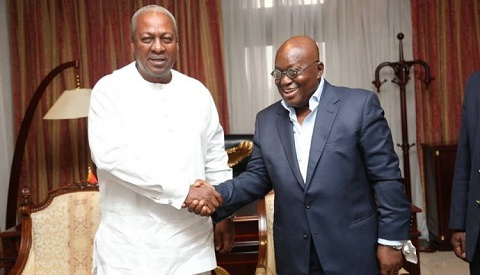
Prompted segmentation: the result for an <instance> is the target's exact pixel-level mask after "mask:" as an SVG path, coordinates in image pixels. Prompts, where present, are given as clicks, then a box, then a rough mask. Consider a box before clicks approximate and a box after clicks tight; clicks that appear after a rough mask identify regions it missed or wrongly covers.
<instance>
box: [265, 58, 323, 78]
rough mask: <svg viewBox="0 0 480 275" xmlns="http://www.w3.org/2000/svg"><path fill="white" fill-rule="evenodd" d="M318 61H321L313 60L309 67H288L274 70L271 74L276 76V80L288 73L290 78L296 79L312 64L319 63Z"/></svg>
mask: <svg viewBox="0 0 480 275" xmlns="http://www.w3.org/2000/svg"><path fill="white" fill-rule="evenodd" d="M318 62H320V61H318V60H317V61H315V62H313V63H312V64H310V65H308V66H307V67H305V68H303V69H301V70H297V69H293V68H290V69H287V70H285V71H283V72H282V71H280V70H274V71H273V72H271V73H270V74H271V75H272V76H273V78H275V80H280V79H281V78H282V77H283V75H287V77H288V78H290V79H294V78H296V77H297V76H299V75H301V74H302V73H303V72H304V71H305V70H306V69H308V68H309V67H310V66H312V65H313V64H317V63H318Z"/></svg>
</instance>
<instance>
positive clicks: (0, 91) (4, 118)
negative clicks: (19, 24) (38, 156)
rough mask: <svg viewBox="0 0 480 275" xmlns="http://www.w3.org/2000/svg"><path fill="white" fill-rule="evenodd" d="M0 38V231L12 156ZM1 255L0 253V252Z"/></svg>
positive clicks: (0, 20)
mask: <svg viewBox="0 0 480 275" xmlns="http://www.w3.org/2000/svg"><path fill="white" fill-rule="evenodd" d="M6 11H7V2H6V1H3V0H0V37H4V38H5V37H8V28H7V26H8V20H7V12H6ZM8 42H9V40H8V39H1V40H0V205H1V206H0V231H3V230H5V229H6V228H5V215H6V207H5V205H6V202H7V193H8V177H9V174H10V163H11V162H12V156H13V143H14V140H13V134H12V133H13V115H12V112H13V111H12V93H11V92H12V84H11V81H10V77H11V68H10V52H9V50H10V45H9V44H8ZM0 255H1V253H0Z"/></svg>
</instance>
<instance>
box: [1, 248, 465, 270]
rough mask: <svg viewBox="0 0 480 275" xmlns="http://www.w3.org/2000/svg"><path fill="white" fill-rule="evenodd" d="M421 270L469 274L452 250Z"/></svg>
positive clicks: (423, 260) (427, 256)
mask: <svg viewBox="0 0 480 275" xmlns="http://www.w3.org/2000/svg"><path fill="white" fill-rule="evenodd" d="M420 272H421V275H469V271H468V264H467V263H465V262H463V261H462V260H460V259H458V258H457V257H456V256H455V255H454V254H453V252H452V251H436V252H428V253H427V252H420ZM0 275H3V269H2V268H0Z"/></svg>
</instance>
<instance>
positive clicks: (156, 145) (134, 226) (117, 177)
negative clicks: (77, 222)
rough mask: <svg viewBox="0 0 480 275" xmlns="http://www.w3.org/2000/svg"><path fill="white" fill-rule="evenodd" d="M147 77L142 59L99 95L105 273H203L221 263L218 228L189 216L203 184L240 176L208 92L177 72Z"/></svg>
mask: <svg viewBox="0 0 480 275" xmlns="http://www.w3.org/2000/svg"><path fill="white" fill-rule="evenodd" d="M172 74H173V77H172V81H171V82H170V83H168V84H155V83H151V82H148V81H146V80H144V79H143V78H142V77H141V75H140V73H139V72H138V71H137V69H136V67H135V62H133V63H131V64H129V65H127V66H125V67H124V68H121V69H119V70H117V71H115V72H113V73H112V74H110V75H107V76H105V77H103V78H102V79H100V80H99V81H98V83H97V84H96V85H95V87H94V88H93V91H92V98H91V103H90V113H89V117H88V135H89V143H90V149H91V152H92V159H93V161H94V162H95V164H96V166H97V173H98V180H99V186H100V209H101V222H100V225H99V228H98V231H97V233H96V236H95V246H94V271H96V273H97V274H109V275H111V274H115V275H116V274H142V275H148V274H156V275H157V274H181V275H183V274H195V273H200V272H204V271H208V270H212V269H214V268H215V266H216V260H215V252H214V244H213V227H212V221H211V219H210V218H208V217H200V216H197V215H195V214H192V213H189V212H188V210H186V209H182V208H181V206H182V203H183V202H184V200H185V198H186V196H187V194H188V189H189V186H190V185H191V184H193V183H194V181H195V179H206V180H207V181H208V182H210V183H211V184H218V183H220V182H223V181H225V180H227V179H230V178H231V177H232V172H231V169H230V168H229V167H228V165H227V155H226V152H225V149H224V135H223V129H222V127H221V125H220V123H219V120H218V113H217V110H216V107H215V104H214V102H213V99H212V97H211V95H210V93H209V91H208V90H207V88H206V87H205V86H204V85H203V84H201V83H200V82H199V81H197V80H195V79H193V78H190V77H188V76H186V75H183V74H181V73H179V72H177V71H174V70H172Z"/></svg>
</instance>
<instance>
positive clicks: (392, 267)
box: [377, 245, 403, 275]
mask: <svg viewBox="0 0 480 275" xmlns="http://www.w3.org/2000/svg"><path fill="white" fill-rule="evenodd" d="M377 259H378V263H379V265H380V274H382V275H395V274H398V271H399V270H400V269H401V268H402V265H403V257H402V251H400V250H395V249H393V248H390V247H386V246H381V245H379V246H378V247H377Z"/></svg>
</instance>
